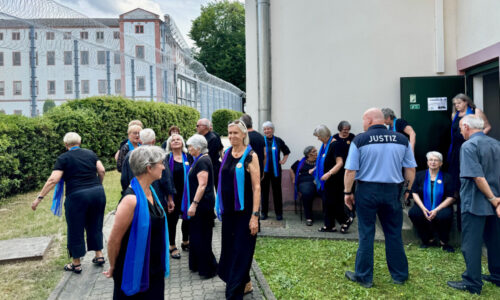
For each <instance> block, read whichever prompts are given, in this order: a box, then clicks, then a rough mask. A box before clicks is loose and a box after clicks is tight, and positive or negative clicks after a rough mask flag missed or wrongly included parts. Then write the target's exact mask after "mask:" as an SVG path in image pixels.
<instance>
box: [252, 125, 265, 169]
mask: <svg viewBox="0 0 500 300" xmlns="http://www.w3.org/2000/svg"><path fill="white" fill-rule="evenodd" d="M248 138H249V139H250V146H252V150H253V151H255V154H257V157H258V158H259V166H260V174H261V175H262V172H264V152H265V151H266V144H265V143H264V136H263V135H262V134H260V133H258V132H257V131H255V130H254V131H249V132H248Z"/></svg>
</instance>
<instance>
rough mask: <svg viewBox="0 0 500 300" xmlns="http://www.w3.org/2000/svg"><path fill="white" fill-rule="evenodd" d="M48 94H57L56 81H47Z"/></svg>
mask: <svg viewBox="0 0 500 300" xmlns="http://www.w3.org/2000/svg"><path fill="white" fill-rule="evenodd" d="M47 94H49V95H55V94H56V81H55V80H49V81H47Z"/></svg>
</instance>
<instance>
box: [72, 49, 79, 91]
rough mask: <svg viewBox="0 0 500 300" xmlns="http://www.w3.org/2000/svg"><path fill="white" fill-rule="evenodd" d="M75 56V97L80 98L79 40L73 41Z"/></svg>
mask: <svg viewBox="0 0 500 300" xmlns="http://www.w3.org/2000/svg"><path fill="white" fill-rule="evenodd" d="M73 52H74V53H73V54H74V56H73V58H74V60H75V99H80V72H79V66H78V64H79V63H80V61H79V60H78V40H74V41H73Z"/></svg>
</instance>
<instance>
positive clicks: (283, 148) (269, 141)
mask: <svg viewBox="0 0 500 300" xmlns="http://www.w3.org/2000/svg"><path fill="white" fill-rule="evenodd" d="M275 138H276V147H277V148H278V149H277V150H278V160H281V153H283V155H288V154H290V149H289V148H288V146H287V145H286V144H285V142H284V141H283V140H282V139H281V138H279V137H277V136H275ZM266 140H267V160H268V161H269V162H268V169H267V173H271V174H274V171H273V162H272V160H271V159H273V157H272V155H273V153H272V151H273V150H272V149H273V138H268V137H265V140H264V141H266ZM264 150H265V144H264ZM276 163H277V164H278V173H280V174H281V165H280V164H279V161H277V162H276Z"/></svg>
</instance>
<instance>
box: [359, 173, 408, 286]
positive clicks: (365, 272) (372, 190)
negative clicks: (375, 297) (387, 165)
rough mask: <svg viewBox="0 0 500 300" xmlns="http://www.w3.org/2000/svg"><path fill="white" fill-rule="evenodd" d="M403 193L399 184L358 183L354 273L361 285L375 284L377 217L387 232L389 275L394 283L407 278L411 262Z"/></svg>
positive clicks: (386, 252)
mask: <svg viewBox="0 0 500 300" xmlns="http://www.w3.org/2000/svg"><path fill="white" fill-rule="evenodd" d="M400 191H401V187H400V184H397V183H376V182H363V181H358V184H357V185H356V196H355V197H356V198H355V201H356V213H357V215H358V232H359V248H358V252H357V254H356V266H355V274H356V277H357V278H358V280H360V281H362V282H365V283H371V282H372V281H373V241H374V238H375V222H376V218H377V215H378V218H379V220H380V223H381V224H382V229H383V231H384V236H385V256H386V259H387V266H388V267H389V272H390V273H391V276H392V278H393V279H394V280H398V281H405V280H407V279H408V260H407V258H406V254H405V250H404V247H403V239H402V237H401V228H402V226H403V209H402V206H401V203H400V202H399V194H400Z"/></svg>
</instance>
